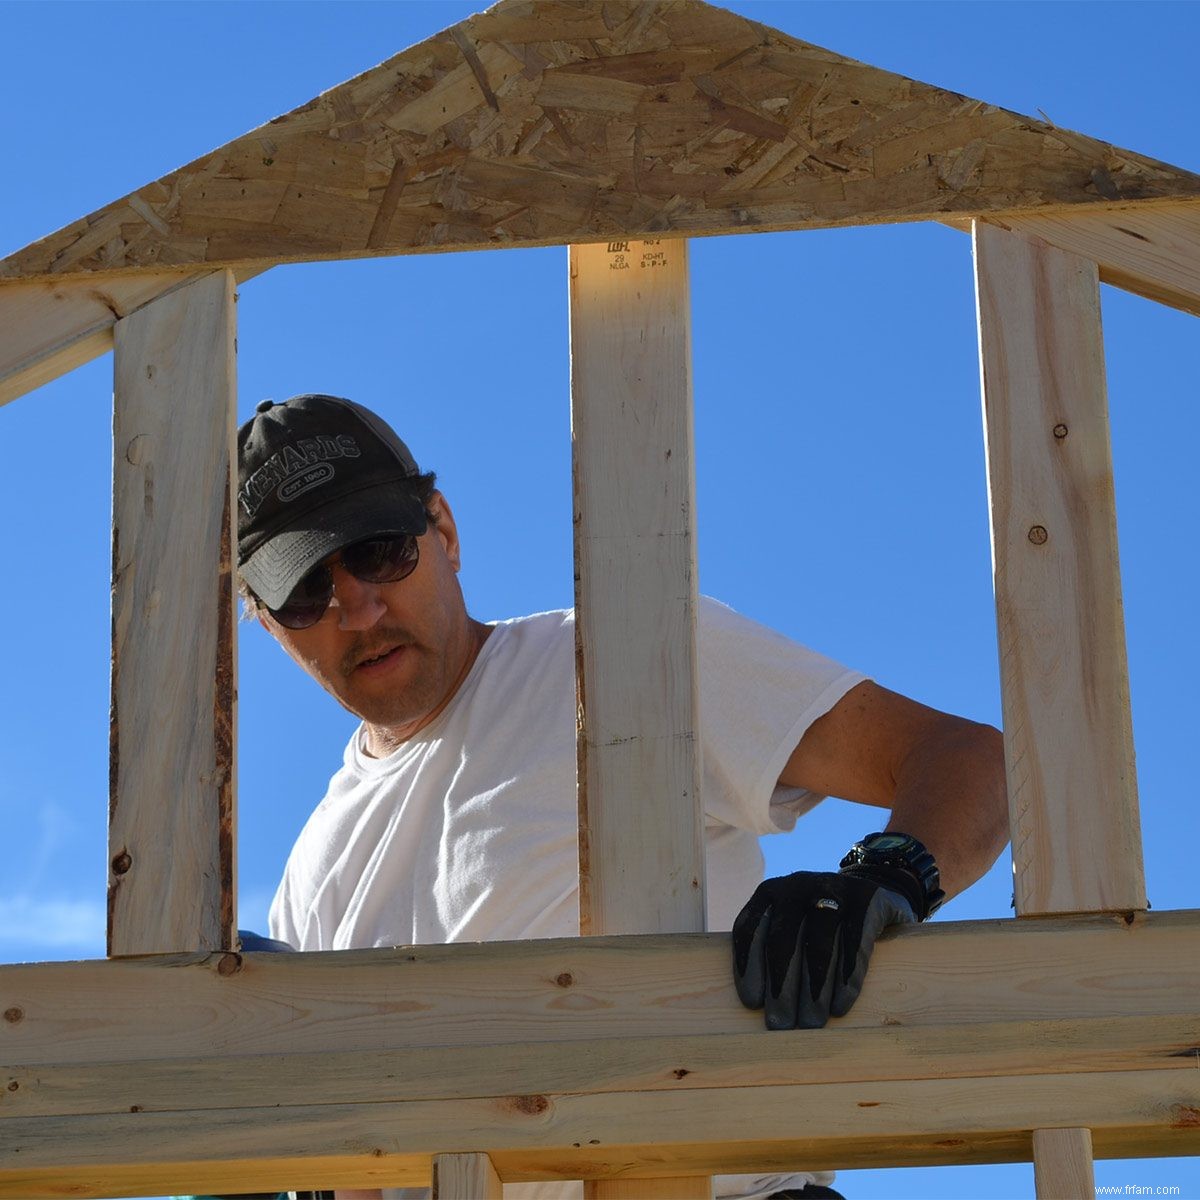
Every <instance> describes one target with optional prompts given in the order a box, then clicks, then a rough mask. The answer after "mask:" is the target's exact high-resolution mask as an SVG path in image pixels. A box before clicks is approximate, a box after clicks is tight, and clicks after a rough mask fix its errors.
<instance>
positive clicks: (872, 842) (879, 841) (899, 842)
mask: <svg viewBox="0 0 1200 1200" xmlns="http://www.w3.org/2000/svg"><path fill="white" fill-rule="evenodd" d="M908 841H909V839H908V835H907V834H903V833H877V834H876V835H875V836H874V837H872V838H867V840H866V841H864V842H863V845H864V846H865V847H866V848H867V849H868V850H899V849H900V848H901V847H902V846H907V845H908Z"/></svg>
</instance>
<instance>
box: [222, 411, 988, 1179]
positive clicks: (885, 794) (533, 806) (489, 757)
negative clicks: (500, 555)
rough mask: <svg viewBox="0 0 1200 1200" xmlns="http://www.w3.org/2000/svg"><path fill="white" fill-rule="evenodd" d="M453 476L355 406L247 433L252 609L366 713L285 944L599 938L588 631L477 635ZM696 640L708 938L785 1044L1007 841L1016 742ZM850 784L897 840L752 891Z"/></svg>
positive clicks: (725, 614)
mask: <svg viewBox="0 0 1200 1200" xmlns="http://www.w3.org/2000/svg"><path fill="white" fill-rule="evenodd" d="M434 482H435V481H434V477H433V476H432V475H422V474H421V473H420V472H419V470H418V468H417V465H416V463H415V462H414V460H413V458H412V455H411V454H410V453H409V451H408V448H407V447H406V446H405V445H404V443H403V442H402V441H401V440H400V439H399V437H397V436H396V434H395V433H394V431H392V430H391V429H390V428H389V427H388V426H387V425H386V424H385V423H384V422H382V421H381V420H380V419H379V417H378V416H376V415H375V414H374V413H371V412H369V411H367V410H366V409H363V408H361V407H360V406H358V405H355V404H352V403H351V402H350V401H347V400H342V399H338V398H336V397H329V396H299V397H295V398H293V399H292V400H289V401H287V402H286V403H285V404H281V405H273V404H271V403H270V402H269V401H268V402H264V403H263V404H261V405H260V406H259V409H258V412H257V413H256V414H255V416H254V418H252V420H251V421H249V422H248V423H247V424H246V425H244V426H243V427H242V429H241V431H240V433H239V492H238V518H239V527H238V532H239V549H238V565H239V571H240V577H241V584H242V588H243V594H244V595H245V596H246V598H247V601H248V603H249V605H250V606H251V608H252V610H253V611H254V612H255V614H256V615H257V616H258V618H259V620H260V621H261V622H262V624H263V625H264V626H265V628H266V629H267V630H268V631H269V632H270V633H271V634H272V636H274V637H275V638H276V639H277V640H278V642H279V643H280V645H281V646H282V647H283V648H284V649H285V650H286V651H287V652H288V653H289V654H290V655H291V656H292V657H293V658H294V659H295V660H296V662H297V663H299V664H300V666H302V667H303V668H304V670H305V671H307V672H308V673H309V674H310V675H312V677H313V678H314V679H316V680H317V682H318V683H320V684H321V686H322V687H324V688H325V689H326V690H327V691H328V692H329V693H330V694H331V695H333V696H334V697H335V698H336V699H337V700H338V701H339V702H340V703H341V704H343V705H344V706H345V707H346V708H347V709H349V710H350V711H351V712H353V713H355V714H356V715H358V716H359V717H361V718H362V725H361V726H360V728H359V730H358V731H357V732H356V733H355V735H354V737H353V738H352V739H351V741H350V744H349V746H348V747H347V749H346V754H345V760H344V763H343V766H342V768H341V770H339V771H338V772H337V773H336V774H335V776H334V777H333V779H332V780H331V782H330V785H329V789H328V792H327V794H326V796H325V799H324V800H323V801H322V802H321V804H320V805H318V807H317V808H316V810H315V811H314V812H313V814H312V816H311V817H310V818H309V821H308V823H307V825H306V826H305V828H304V831H303V832H302V834H301V836H300V839H299V840H298V842H297V844H296V847H295V849H294V850H293V852H292V855H291V857H290V858H289V861H288V865H287V869H286V871H285V874H284V878H283V881H282V883H281V884H280V887H279V891H278V893H277V895H276V898H275V902H274V904H273V906H272V910H271V935H272V936H273V937H275V938H279V939H281V940H283V941H286V942H288V943H290V944H292V945H294V946H297V947H298V948H300V949H303V950H317V949H343V948H349V947H352V946H382V945H397V944H406V943H422V942H445V941H457V940H490V939H510V938H522V937H552V936H565V935H566V936H569V935H571V934H573V933H574V932H576V930H577V928H578V926H577V919H578V918H577V904H578V899H577V891H576V883H577V878H576V876H577V854H576V806H575V740H574V734H575V712H574V706H575V693H574V634H573V628H572V617H571V614H570V613H543V614H539V615H537V616H533V617H527V618H520V619H518V620H515V621H506V622H500V623H497V624H495V625H485V624H481V623H480V622H478V621H475V620H473V619H472V618H471V617H470V615H469V614H468V612H467V609H466V605H465V602H464V600H463V596H462V592H461V589H460V588H459V584H458V579H457V572H458V569H459V565H460V561H461V557H460V546H459V541H458V534H457V529H456V527H455V523H454V517H453V513H452V512H451V509H450V506H449V504H448V503H447V501H446V498H445V497H444V496H443V495H442V494H441V493H440V492H438V491H437V490H436V488H435V486H434ZM697 645H698V652H699V671H698V674H699V681H700V717H701V736H702V741H703V745H704V771H705V775H704V782H703V789H704V790H703V796H704V800H705V808H706V814H707V823H706V824H707V828H706V837H707V855H708V867H709V925H710V928H713V929H729V928H731V927H732V929H733V934H734V936H733V945H734V976H735V982H736V984H737V988H738V993H739V995H740V996H741V998H742V1000H743V1002H744V1003H746V1004H747V1005H749V1006H750V1007H753V1008H763V1009H764V1018H765V1021H766V1023H767V1025H768V1026H769V1027H770V1028H775V1029H793V1028H796V1027H798V1026H799V1027H805V1028H815V1027H819V1026H821V1025H823V1024H824V1023H825V1021H826V1020H827V1018H828V1017H829V1016H831V1015H832V1016H840V1015H843V1014H844V1013H845V1012H846V1011H847V1010H848V1009H849V1007H850V1005H851V1004H852V1003H853V1002H854V999H855V998H856V997H857V995H858V992H859V989H860V988H861V985H862V979H863V975H864V973H865V970H866V966H867V959H868V958H869V955H870V952H871V948H872V946H873V944H874V942H875V939H876V937H877V935H878V933H879V932H880V930H881V929H883V928H885V927H886V926H887V925H889V924H893V923H897V922H912V921H916V920H923V919H925V918H926V917H927V916H929V915H930V914H931V913H932V912H933V911H934V910H935V909H936V908H937V907H938V905H939V904H940V903H941V901H942V899H943V898H944V895H953V894H955V893H956V892H958V891H961V890H962V889H963V888H964V887H966V886H967V885H968V884H970V883H971V882H973V881H974V880H975V879H976V878H978V877H979V875H981V874H982V873H983V872H984V871H985V870H986V869H987V868H988V867H989V866H990V865H991V863H992V862H993V861H994V860H995V858H996V856H997V855H998V853H999V852H1000V850H1001V849H1002V847H1003V845H1004V843H1005V841H1006V829H1007V819H1006V813H1005V803H1004V787H1003V778H1004V772H1003V754H1002V745H1001V740H1000V735H999V734H998V733H997V731H996V730H994V729H991V728H988V727H986V726H980V725H976V724H973V723H971V722H967V721H964V720H961V719H959V718H956V717H951V716H947V715H946V714H943V713H938V712H935V711H934V710H932V709H928V708H925V707H924V706H923V705H920V704H917V703H915V702H913V701H911V700H907V699H905V698H904V697H901V696H897V695H895V694H894V693H891V692H888V691H886V690H885V689H883V688H880V687H878V686H877V685H875V684H874V683H872V682H870V681H869V680H867V679H865V678H864V677H863V676H861V675H859V674H857V673H855V672H852V671H848V670H846V669H845V668H843V667H841V666H839V665H838V664H836V663H832V662H830V661H829V660H828V659H825V658H822V657H821V656H819V655H816V654H813V653H812V652H811V651H808V650H806V649H804V648H803V647H801V646H797V645H796V644H795V643H793V642H791V641H789V640H788V639H786V638H783V637H781V636H780V635H778V634H775V633H773V632H771V631H770V630H766V629H764V628H762V627H761V626H758V625H755V624H754V623H753V622H750V621H747V620H745V619H744V618H742V617H739V616H738V615H737V614H736V613H733V612H731V611H730V610H729V609H726V608H724V607H723V606H721V605H718V604H716V603H715V602H711V601H704V602H702V604H701V608H700V613H699V620H698V636H697ZM826 794H836V795H839V796H842V797H845V798H847V799H850V800H856V801H860V802H862V803H864V804H867V805H874V806H878V807H884V808H891V810H892V817H891V821H890V823H889V826H888V830H889V832H888V833H887V834H874V835H870V836H869V837H867V838H864V839H863V841H861V842H860V843H859V844H858V845H857V846H855V847H853V848H852V849H851V851H850V852H849V853H848V855H847V857H846V858H845V859H844V860H843V862H842V864H841V868H842V869H841V870H840V871H839V872H798V873H796V874H794V875H790V876H788V877H786V878H785V879H778V880H770V881H767V882H766V883H763V884H762V885H761V886H759V887H758V888H757V890H755V885H757V884H758V882H759V879H760V878H761V874H762V857H761V853H760V852H759V849H758V843H757V838H758V835H759V834H762V833H767V832H776V831H778V830H780V829H786V828H790V827H791V825H792V824H793V823H794V820H795V818H796V816H797V815H799V814H800V813H802V812H804V811H806V810H807V809H808V808H809V807H811V806H812V805H813V804H815V803H816V802H817V801H818V800H819V799H820V798H821V797H822V796H824V795H826ZM752 892H753V895H751V893H752ZM747 897H749V899H748V900H747ZM739 910H740V911H739ZM828 1179H829V1177H828V1176H825V1177H823V1178H822V1179H817V1178H815V1177H813V1176H805V1175H793V1176H790V1177H778V1176H776V1177H773V1178H770V1179H760V1178H750V1177H736V1178H730V1179H726V1180H722V1181H720V1183H719V1186H718V1194H719V1195H728V1196H739V1197H745V1198H754V1200H761V1198H762V1197H767V1196H808V1197H817V1196H822V1195H824V1196H829V1195H836V1193H833V1192H830V1191H829V1190H828V1189H826V1188H825V1187H824V1185H825V1183H827V1182H828ZM531 1186H533V1187H534V1188H540V1189H541V1192H540V1194H542V1195H562V1194H564V1193H563V1191H562V1186H561V1185H558V1187H557V1190H555V1188H554V1187H548V1186H547V1185H531Z"/></svg>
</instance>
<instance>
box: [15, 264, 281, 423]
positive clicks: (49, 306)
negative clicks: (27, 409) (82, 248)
mask: <svg viewBox="0 0 1200 1200" xmlns="http://www.w3.org/2000/svg"><path fill="white" fill-rule="evenodd" d="M264 270H266V267H246V268H245V269H243V270H240V271H238V272H237V273H236V278H237V281H238V282H239V283H241V282H242V281H243V280H246V279H251V278H253V277H254V276H255V275H258V274H261V272H262V271H264ZM210 274H212V272H211V271H210V270H208V269H204V270H201V271H195V270H193V271H184V272H180V271H140V272H127V273H125V274H123V275H119V276H114V275H104V276H96V277H95V278H91V279H50V280H45V279H38V280H31V281H28V282H26V281H20V280H16V281H0V404H7V403H8V402H9V401H10V400H15V399H16V398H17V397H18V396H23V395H24V394H25V393H26V392H30V391H32V390H33V389H34V388H38V387H41V386H42V384H43V383H49V382H50V381H51V380H53V379H57V378H58V377H59V376H60V375H65V374H66V373H67V372H68V371H73V370H74V369H75V368H76V367H81V366H83V364H84V363H87V362H91V361H92V359H94V358H99V357H100V355H101V354H104V353H106V352H107V351H109V350H111V349H112V347H113V327H114V326H115V325H116V323H117V322H118V321H119V320H121V319H122V318H124V317H128V316H130V315H131V314H133V313H135V312H137V311H138V309H141V308H144V307H145V306H146V305H147V304H150V303H151V302H152V301H154V300H157V299H159V298H160V297H162V296H166V295H168V294H169V293H171V292H173V291H175V290H176V289H177V288H181V287H183V286H184V285H185V284H187V283H191V282H194V281H195V280H197V279H201V278H203V277H204V276H206V275H210Z"/></svg>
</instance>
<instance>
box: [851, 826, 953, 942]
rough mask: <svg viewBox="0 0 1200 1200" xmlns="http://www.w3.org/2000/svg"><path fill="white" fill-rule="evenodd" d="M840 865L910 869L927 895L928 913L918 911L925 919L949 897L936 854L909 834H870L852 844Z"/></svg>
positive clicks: (926, 911) (909, 871) (926, 908)
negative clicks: (944, 886)
mask: <svg viewBox="0 0 1200 1200" xmlns="http://www.w3.org/2000/svg"><path fill="white" fill-rule="evenodd" d="M838 866H839V867H840V868H841V869H842V870H845V869H846V868H847V867H899V868H901V869H902V870H904V871H907V872H908V873H909V874H910V875H912V876H913V878H914V879H916V881H917V882H918V883H919V884H920V885H921V890H922V893H923V894H924V897H925V912H924V914H918V917H919V919H920V920H922V921H924V920H925V919H926V918H927V917H930V916H932V915H933V914H934V913H935V912H937V910H938V909H939V908H941V906H942V903H943V901H944V900H945V899H946V893H945V892H944V891H942V889H941V886H940V885H941V876H940V874H939V873H938V867H937V863H936V862H935V861H934V858H933V855H932V854H930V853H929V851H928V850H926V849H925V847H924V846H923V845H922V844H921V843H920V842H918V841H917V839H916V838H915V837H910V836H909V835H908V834H907V833H899V832H893V833H868V834H867V836H866V837H865V838H863V839H862V841H859V842H855V844H854V845H853V846H851V847H850V849H849V851H848V852H847V853H846V857H845V858H843V859H842V861H841V862H840V863H838Z"/></svg>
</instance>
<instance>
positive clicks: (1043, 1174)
mask: <svg viewBox="0 0 1200 1200" xmlns="http://www.w3.org/2000/svg"><path fill="white" fill-rule="evenodd" d="M1033 1179H1034V1186H1035V1187H1036V1189H1037V1196H1038V1200H1094V1198H1095V1195H1096V1177H1095V1172H1094V1171H1093V1169H1092V1131H1091V1130H1090V1129H1035V1130H1034V1131H1033Z"/></svg>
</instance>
